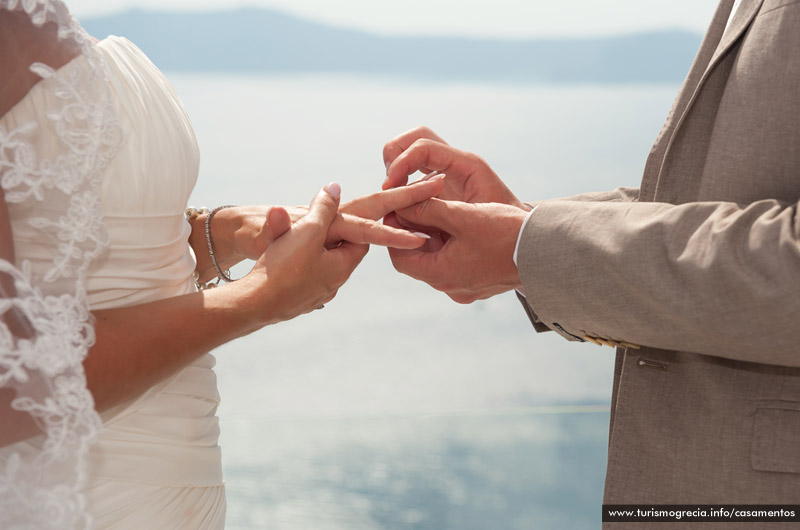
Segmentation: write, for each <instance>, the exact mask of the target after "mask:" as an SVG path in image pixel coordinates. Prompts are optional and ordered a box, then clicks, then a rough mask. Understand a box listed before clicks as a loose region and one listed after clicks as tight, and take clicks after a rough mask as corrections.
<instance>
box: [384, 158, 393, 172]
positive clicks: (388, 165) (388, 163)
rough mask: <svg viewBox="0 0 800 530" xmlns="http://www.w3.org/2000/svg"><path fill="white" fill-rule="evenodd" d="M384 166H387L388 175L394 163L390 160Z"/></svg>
mask: <svg viewBox="0 0 800 530" xmlns="http://www.w3.org/2000/svg"><path fill="white" fill-rule="evenodd" d="M384 165H385V166H386V174H387V175H388V174H389V167H390V166H391V165H392V162H391V161H390V160H387V161H386V162H384Z"/></svg>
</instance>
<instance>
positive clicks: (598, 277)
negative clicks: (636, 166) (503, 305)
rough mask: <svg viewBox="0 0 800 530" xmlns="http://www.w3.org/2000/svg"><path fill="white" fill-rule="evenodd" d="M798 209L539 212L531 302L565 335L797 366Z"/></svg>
mask: <svg viewBox="0 0 800 530" xmlns="http://www.w3.org/2000/svg"><path fill="white" fill-rule="evenodd" d="M799 233H800V221H799V220H798V204H797V203H782V202H779V201H775V200H762V201H758V202H754V203H752V204H748V205H738V204H734V203H726V202H696V203H688V204H682V205H673V204H666V203H639V202H630V201H613V200H612V201H602V202H600V201H588V202H587V201H574V200H562V201H559V200H555V201H544V202H541V203H539V204H538V207H537V209H536V211H535V212H534V214H533V215H532V216H531V218H530V220H529V222H528V223H527V224H526V225H525V227H524V228H523V233H522V240H521V243H520V249H519V255H518V260H519V261H518V268H519V272H520V279H521V281H522V284H523V286H524V288H525V292H526V294H527V303H528V304H529V305H530V306H531V307H532V308H533V309H534V310H535V315H536V316H537V318H538V319H539V320H540V321H541V322H542V323H544V324H545V325H547V326H548V327H550V328H557V329H561V330H564V331H565V332H566V334H568V335H574V336H576V337H582V336H585V335H589V336H596V337H604V338H607V339H609V340H615V341H620V342H629V343H635V344H641V345H645V346H650V347H654V348H659V349H667V350H675V351H686V352H693V353H701V354H707V355H714V356H719V357H726V358H729V359H736V360H742V361H751V362H758V363H767V364H775V365H784V366H800V325H798V318H799V317H800V238H798V234H799Z"/></svg>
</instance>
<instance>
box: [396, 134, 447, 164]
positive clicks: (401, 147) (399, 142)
mask: <svg viewBox="0 0 800 530" xmlns="http://www.w3.org/2000/svg"><path fill="white" fill-rule="evenodd" d="M421 138H425V139H427V140H433V141H434V142H439V143H440V144H445V145H447V142H445V141H444V140H443V139H442V137H441V136H439V135H438V134H436V133H435V132H433V131H432V130H431V129H430V128H428V127H417V128H416V129H411V130H410V131H408V132H404V133H403V134H401V135H400V136H397V137H395V138H393V139H392V140H389V142H387V143H386V145H385V146H383V162H384V164H385V165H386V171H387V173H388V171H389V166H390V165H391V163H392V162H394V160H395V159H396V158H397V157H398V156H400V154H401V153H402V152H403V151H405V150H406V149H408V148H409V147H411V144H413V143H414V142H416V141H417V140H419V139H421Z"/></svg>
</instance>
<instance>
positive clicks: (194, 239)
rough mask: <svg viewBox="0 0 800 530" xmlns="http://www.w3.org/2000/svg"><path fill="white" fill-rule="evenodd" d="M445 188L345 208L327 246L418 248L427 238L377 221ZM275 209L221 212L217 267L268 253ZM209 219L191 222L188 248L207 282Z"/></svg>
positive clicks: (424, 187)
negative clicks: (347, 243) (270, 218)
mask: <svg viewBox="0 0 800 530" xmlns="http://www.w3.org/2000/svg"><path fill="white" fill-rule="evenodd" d="M443 186H444V181H442V180H440V179H437V180H429V181H426V182H419V183H417V184H414V185H413V186H406V187H400V188H395V189H392V190H387V191H383V192H378V193H373V194H371V195H366V196H364V197H359V198H357V199H353V200H351V201H348V202H346V203H344V204H342V205H341V206H340V207H339V214H338V215H337V216H336V218H335V219H334V220H333V223H331V228H330V230H329V232H328V236H327V238H326V242H327V243H328V244H335V243H338V242H339V241H350V242H351V243H369V244H373V245H382V246H390V247H394V248H405V249H410V248H417V247H419V246H420V245H422V244H423V243H424V239H422V238H420V237H418V236H415V235H413V234H411V233H409V232H407V231H405V230H397V229H395V228H392V227H389V226H386V225H384V224H382V223H379V222H376V221H377V220H379V219H381V218H383V217H384V216H385V215H386V214H388V213H389V212H393V211H395V210H400V209H402V208H406V207H408V206H411V205H413V204H416V203H418V202H423V201H425V200H427V199H430V198H431V197H434V196H436V195H437V194H438V193H439V192H440V191H441V190H442V187H443ZM270 208H272V207H271V206H237V207H232V208H226V209H224V210H220V211H219V212H217V213H216V214H214V217H213V218H212V222H211V223H210V228H211V235H212V239H213V241H214V253H215V255H216V258H217V261H218V263H219V266H220V268H221V269H222V270H226V269H229V268H231V267H232V266H234V265H236V264H237V263H239V262H240V261H243V260H245V259H251V260H255V259H258V257H259V256H260V255H261V254H263V253H264V251H265V250H266V249H267V247H269V245H270V243H272V241H273V240H274V239H275V238H276V237H277V236H278V235H280V232H277V233H276V230H275V227H273V226H272V225H271V224H270V223H269V222H268V220H267V214H268V212H269V211H270ZM286 209H287V210H288V211H289V213H290V215H291V218H292V222H297V221H298V220H299V219H301V218H302V217H303V216H304V215H305V214H306V212H307V211H308V209H307V208H306V207H293V208H286ZM206 217H207V216H206V215H205V214H202V215H199V216H197V217H195V218H194V219H192V220H191V221H190V224H191V226H192V233H191V236H190V237H189V244H190V245H191V246H192V250H194V254H195V256H196V257H197V269H196V271H197V273H198V276H199V280H200V282H202V283H206V282H208V281H209V280H211V279H213V278H214V277H215V276H216V273H215V271H214V267H213V265H212V264H211V259H210V257H209V252H208V245H207V241H206V233H205V222H206Z"/></svg>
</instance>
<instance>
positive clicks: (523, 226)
mask: <svg viewBox="0 0 800 530" xmlns="http://www.w3.org/2000/svg"><path fill="white" fill-rule="evenodd" d="M537 206H538V205H537ZM537 206H534V207H533V208H531V211H530V212H528V215H527V216H526V217H525V220H524V221H522V225H521V226H520V227H519V234H517V244H516V245H514V266H515V267H517V269H518V270H519V266H518V265H517V254H518V253H519V244H520V242H521V241H522V232H523V231H524V230H525V225H527V224H528V221H530V219H531V215H533V212H535V211H536V208H537ZM517 292H518V293H519V294H521V295H522V296H525V291H524V290H523V289H517Z"/></svg>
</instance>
